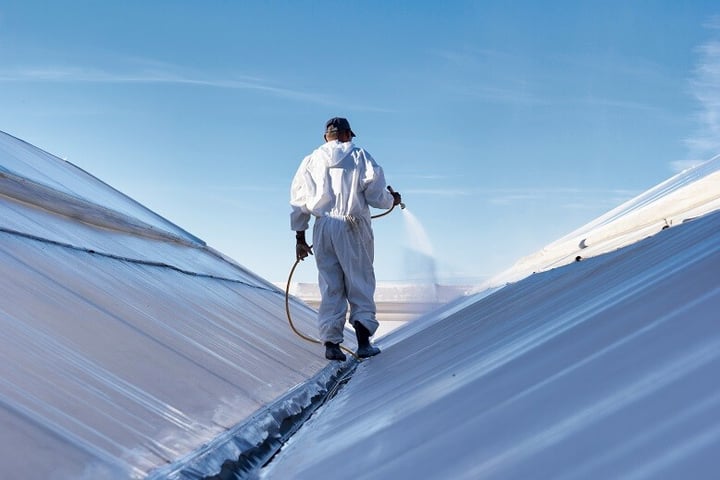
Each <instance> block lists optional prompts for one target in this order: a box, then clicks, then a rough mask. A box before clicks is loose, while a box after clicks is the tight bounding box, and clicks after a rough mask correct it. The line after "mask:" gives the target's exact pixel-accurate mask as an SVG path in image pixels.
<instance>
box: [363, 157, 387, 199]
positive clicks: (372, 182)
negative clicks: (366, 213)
mask: <svg viewBox="0 0 720 480" xmlns="http://www.w3.org/2000/svg"><path fill="white" fill-rule="evenodd" d="M363 154H364V156H365V177H364V179H363V183H364V185H365V200H366V201H367V203H368V205H370V206H371V207H374V208H390V207H392V206H393V200H394V199H393V196H392V194H391V193H390V192H389V191H388V190H387V184H386V183H385V173H384V172H383V169H382V167H381V166H380V165H378V164H377V163H376V162H375V159H373V158H372V157H371V156H370V154H369V153H367V152H365V151H363Z"/></svg>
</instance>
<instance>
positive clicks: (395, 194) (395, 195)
mask: <svg viewBox="0 0 720 480" xmlns="http://www.w3.org/2000/svg"><path fill="white" fill-rule="evenodd" d="M390 193H392V196H393V205H400V204H401V203H402V197H401V196H400V193H399V192H395V191H393V192H390Z"/></svg>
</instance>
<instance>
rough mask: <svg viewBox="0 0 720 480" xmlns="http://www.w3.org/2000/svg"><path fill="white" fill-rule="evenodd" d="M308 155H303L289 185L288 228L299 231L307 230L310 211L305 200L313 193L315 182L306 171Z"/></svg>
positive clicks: (308, 160)
mask: <svg viewBox="0 0 720 480" xmlns="http://www.w3.org/2000/svg"><path fill="white" fill-rule="evenodd" d="M309 162H310V156H307V157H305V159H303V161H302V163H301V164H300V167H299V168H298V170H297V172H296V173H295V177H293V181H292V184H291V186H290V207H291V209H292V210H291V212H290V228H291V229H292V230H293V231H296V232H300V231H303V230H307V228H308V226H309V224H310V216H311V215H310V211H309V210H308V208H307V202H308V200H309V199H310V198H312V197H313V196H314V195H315V182H314V181H313V178H312V175H311V174H310V172H309V171H308V163H309Z"/></svg>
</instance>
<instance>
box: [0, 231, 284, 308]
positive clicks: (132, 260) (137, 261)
mask: <svg viewBox="0 0 720 480" xmlns="http://www.w3.org/2000/svg"><path fill="white" fill-rule="evenodd" d="M0 233H6V234H9V235H14V236H18V237H22V238H26V239H29V240H33V241H36V242H40V243H45V244H49V245H54V246H58V247H62V248H67V249H70V250H75V251H79V252H85V253H89V254H91V255H98V256H100V257H104V258H109V259H112V260H118V261H122V262H128V263H134V264H138V265H144V266H148V267H158V268H167V269H170V270H174V271H176V272H178V273H182V274H184V275H190V276H193V277H201V278H208V279H211V280H221V281H224V282H230V283H235V284H239V285H244V286H246V287H250V288H254V289H257V290H264V291H266V292H270V293H274V294H280V293H281V292H280V291H279V290H276V289H271V288H267V287H264V286H262V285H255V284H252V283H249V282H245V281H243V280H238V279H236V278H228V277H221V276H219V275H213V274H210V273H201V272H193V271H191V270H185V269H183V268H180V267H178V266H175V265H171V264H169V263H165V262H156V261H153V260H143V259H140V258H131V257H125V256H122V255H115V254H113V253H108V252H99V251H97V250H94V249H91V248H87V247H81V246H78V245H72V244H70V243H64V242H59V241H57V240H50V239H48V238H43V237H39V236H37V235H33V234H30V233H25V232H20V231H18V230H13V229H10V228H6V227H0ZM201 248H205V247H201Z"/></svg>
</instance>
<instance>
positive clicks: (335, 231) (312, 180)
mask: <svg viewBox="0 0 720 480" xmlns="http://www.w3.org/2000/svg"><path fill="white" fill-rule="evenodd" d="M354 136H355V133H354V132H353V131H352V129H351V128H350V123H349V122H348V121H347V119H345V118H339V117H334V118H331V119H330V120H328V121H327V123H326V124H325V143H324V144H323V145H321V146H320V147H318V148H317V149H316V150H315V151H314V152H312V153H311V154H310V155H308V156H307V157H305V158H304V159H303V161H302V163H301V164H300V168H298V170H297V173H296V174H295V177H294V178H293V181H292V187H291V189H290V205H291V207H292V212H291V213H290V225H291V228H292V229H293V230H294V231H295V232H296V234H295V237H296V241H297V243H296V248H295V253H296V256H297V259H298V260H303V259H304V258H305V257H307V256H308V255H312V254H313V249H314V251H315V252H314V255H315V261H316V263H317V268H318V281H319V284H320V295H321V301H320V308H319V311H318V325H319V330H320V338H321V340H322V341H323V343H324V345H325V358H327V359H329V360H341V361H342V360H345V354H344V353H343V352H342V350H341V349H340V343H342V341H343V329H344V326H345V320H346V315H347V311H348V304H349V305H350V319H349V320H350V324H351V325H352V326H353V327H354V328H355V334H356V335H357V341H358V350H357V355H358V357H360V358H367V357H372V356H373V355H377V354H378V353H380V349H379V348H377V347H375V346H373V345H372V344H371V343H370V337H371V336H372V335H374V334H375V331H376V330H377V328H378V321H377V320H376V319H375V299H374V295H375V271H374V270H373V257H374V239H373V232H372V227H371V225H370V209H369V208H368V206H371V207H374V208H385V209H387V208H390V207H392V206H393V205H398V204H400V201H401V197H400V194H399V193H397V192H390V191H388V189H387V188H386V184H385V175H384V174H383V170H382V168H381V167H380V166H379V165H378V164H377V163H376V162H375V160H374V159H373V158H372V157H371V156H370V154H369V153H368V152H366V151H365V150H363V149H362V148H359V147H357V146H355V145H354V144H353V142H352V138H353V137H354ZM311 216H314V217H315V224H314V226H313V246H312V248H311V247H310V245H308V243H307V240H306V237H305V230H307V228H308V226H309V222H310V217H311Z"/></svg>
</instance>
